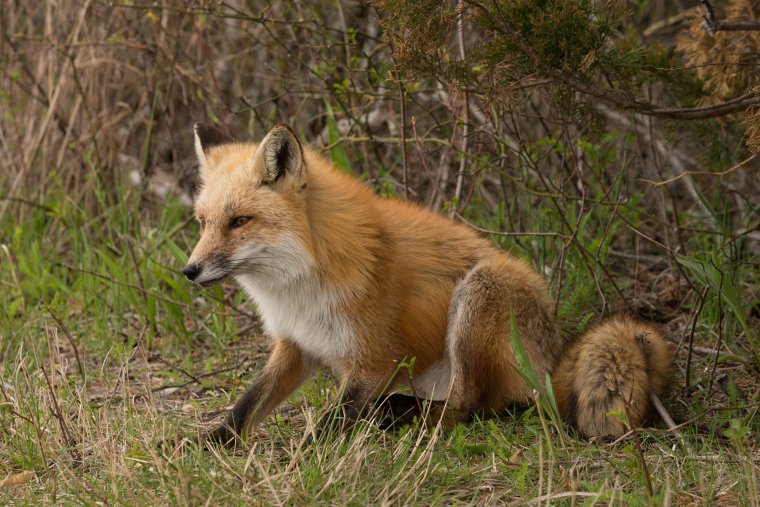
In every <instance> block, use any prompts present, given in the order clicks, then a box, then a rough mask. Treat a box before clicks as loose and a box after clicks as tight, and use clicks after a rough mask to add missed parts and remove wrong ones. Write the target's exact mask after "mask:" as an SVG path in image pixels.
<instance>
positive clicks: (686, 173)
mask: <svg viewBox="0 0 760 507" xmlns="http://www.w3.org/2000/svg"><path fill="white" fill-rule="evenodd" d="M756 158H757V153H755V154H753V155H752V156H750V157H749V158H747V159H745V160H742V161H741V162H739V163H738V164H736V165H735V166H733V167H731V168H729V169H726V170H725V171H719V172H712V171H684V172H682V173H681V174H679V175H678V176H674V177H672V178H669V179H667V180H664V181H652V180H648V179H646V178H641V179H640V181H643V182H644V183H649V184H651V185H654V186H655V187H659V186H662V185H667V184H668V183H673V182H674V181H678V180H680V179H681V178H683V177H685V176H694V175H697V174H698V175H702V176H725V175H727V174H729V173H731V172H733V171H736V170H737V169H741V168H742V167H744V166H745V165H746V164H748V163H750V162H752V161H753V160H755V159H756Z"/></svg>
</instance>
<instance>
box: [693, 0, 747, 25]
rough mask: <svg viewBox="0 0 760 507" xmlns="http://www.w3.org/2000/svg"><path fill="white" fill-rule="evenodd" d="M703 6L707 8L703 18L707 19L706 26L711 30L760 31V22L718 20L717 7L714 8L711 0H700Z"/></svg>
mask: <svg viewBox="0 0 760 507" xmlns="http://www.w3.org/2000/svg"><path fill="white" fill-rule="evenodd" d="M700 2H701V3H702V6H703V7H704V8H705V15H704V16H702V18H703V19H704V20H705V27H706V28H707V29H708V30H709V31H711V32H753V31H760V23H749V22H738V23H723V22H722V21H718V18H717V17H716V16H715V9H713V6H712V4H711V3H710V0H700Z"/></svg>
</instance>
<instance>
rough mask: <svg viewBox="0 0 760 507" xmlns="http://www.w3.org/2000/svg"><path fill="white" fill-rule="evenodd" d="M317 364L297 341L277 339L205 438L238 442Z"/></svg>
mask: <svg viewBox="0 0 760 507" xmlns="http://www.w3.org/2000/svg"><path fill="white" fill-rule="evenodd" d="M317 366H318V363H317V361H316V360H314V359H313V358H312V357H310V356H308V355H307V354H305V353H304V352H303V351H302V350H301V349H300V348H299V347H298V346H297V345H296V344H294V343H293V342H291V341H289V340H285V339H278V340H277V341H276V342H275V344H274V347H273V348H272V352H271V353H270V355H269V359H268V360H267V364H266V366H264V369H263V370H262V372H261V373H260V374H259V376H258V377H257V378H256V380H254V381H253V384H252V385H251V386H250V387H249V388H248V389H247V390H246V391H245V393H244V394H243V395H242V396H241V397H240V399H238V401H237V402H236V403H235V406H234V407H233V408H232V410H231V411H230V412H229V414H228V415H227V420H226V421H225V422H224V423H223V424H221V425H220V426H218V427H217V428H215V429H214V430H212V431H211V432H210V433H209V434H208V435H207V436H206V440H207V441H210V442H214V443H218V444H222V445H224V446H227V447H235V446H238V445H240V444H241V443H242V437H243V435H244V434H245V432H246V431H247V429H248V428H251V427H254V426H256V425H257V424H259V423H260V422H261V421H262V420H263V419H264V418H265V417H266V416H267V414H269V413H270V412H272V411H273V410H274V409H275V408H277V406H278V405H279V404H280V403H281V402H282V401H283V400H285V399H286V398H287V397H288V396H289V395H290V394H292V393H293V391H295V390H296V389H297V388H298V386H300V385H301V384H302V383H303V382H304V381H305V380H306V379H307V378H309V376H310V375H311V373H312V372H313V371H314V370H315V369H316V367H317Z"/></svg>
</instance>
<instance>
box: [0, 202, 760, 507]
mask: <svg viewBox="0 0 760 507" xmlns="http://www.w3.org/2000/svg"><path fill="white" fill-rule="evenodd" d="M145 198H146V197H145V196H140V195H138V194H135V193H133V192H131V191H130V190H129V189H125V190H124V191H123V192H121V193H120V197H119V198H116V199H113V200H111V199H109V198H108V197H106V196H105V195H103V196H102V199H101V203H102V204H101V206H102V211H101V212H100V213H96V214H93V215H88V214H87V213H85V212H84V211H82V210H81V209H79V208H78V207H77V206H76V203H73V202H71V201H69V200H67V198H66V197H65V196H64V195H55V194H51V195H50V196H49V197H48V198H47V199H46V200H45V201H44V207H43V206H38V207H34V208H33V209H32V210H30V212H29V213H28V214H27V215H26V216H27V219H26V220H25V221H23V222H15V223H14V222H11V221H4V222H3V223H2V237H3V238H8V239H7V240H4V243H3V245H2V256H3V259H2V265H3V270H2V274H1V275H0V284H1V285H2V288H3V299H4V303H5V304H4V305H3V308H2V328H1V331H0V333H1V336H2V342H1V343H2V345H1V346H0V358H1V359H2V365H1V366H0V373H1V377H2V384H1V385H0V387H1V389H0V477H4V479H2V480H3V482H2V484H3V485H2V487H0V502H1V503H8V502H11V503H24V504H28V503H35V504H36V503H50V502H60V503H64V504H70V503H76V504H80V503H81V504H101V503H106V504H155V503H167V502H168V503H171V504H193V505H194V504H207V503H210V504H303V503H321V504H334V503H340V504H344V503H348V504H366V503H373V504H375V503H376V504H415V505H431V504H440V503H466V504H470V503H476V504H483V503H493V502H499V503H501V502H507V503H512V502H515V503H522V502H527V503H560V504H575V503H583V504H593V503H597V502H602V503H623V504H629V505H648V504H662V503H669V502H672V503H675V504H683V503H693V502H715V503H718V504H724V505H730V504H741V505H749V504H752V503H753V502H755V503H756V502H757V481H758V472H759V471H760V470H759V468H758V461H757V460H758V455H757V444H756V441H755V437H754V434H756V433H757V430H758V422H757V418H756V417H754V414H755V413H756V412H757V402H758V400H757V391H756V390H755V391H754V393H755V394H754V397H752V392H746V389H747V387H751V388H753V389H756V386H757V383H756V379H755V381H753V382H752V383H751V384H750V385H749V386H745V387H744V389H745V391H743V392H742V388H741V386H740V384H739V383H738V381H737V380H736V379H741V378H745V377H747V376H748V374H747V373H742V372H744V371H745V370H744V367H743V366H742V364H743V363H741V362H739V363H737V362H736V361H731V360H730V358H729V359H728V360H727V361H726V363H725V364H723V363H721V364H720V366H718V368H719V369H720V371H726V372H729V373H732V374H733V375H732V376H731V377H730V378H729V380H728V382H727V384H726V385H725V393H726V394H725V399H724V400H723V401H720V400H717V399H716V397H715V396H716V395H715V394H714V393H711V392H709V391H708V387H707V386H706V382H707V378H708V374H709V372H710V369H711V367H712V366H713V360H714V358H713V357H712V356H699V357H697V356H696V355H695V357H694V358H693V359H692V361H693V364H692V365H691V367H692V375H693V378H692V383H693V387H694V392H693V394H692V395H691V398H690V399H689V401H688V402H687V403H685V404H684V405H681V404H679V403H678V402H674V401H673V400H671V401H670V403H669V406H670V407H672V408H675V409H676V410H677V411H680V414H679V416H680V418H681V420H688V419H691V418H696V419H695V420H694V421H693V422H692V423H690V424H687V425H685V426H684V427H682V428H681V429H680V431H679V433H680V435H681V437H682V439H681V440H679V438H678V437H677V435H676V434H675V433H673V432H669V431H667V430H664V429H662V428H660V429H641V430H639V431H638V432H637V434H638V438H639V439H640V440H641V446H642V453H641V454H640V453H639V452H638V450H637V448H636V445H635V442H634V440H633V439H632V438H631V437H630V436H629V437H628V438H625V439H623V440H622V441H620V442H618V443H616V444H614V445H604V444H601V443H598V442H586V441H583V440H579V439H577V438H575V437H574V435H573V434H572V432H570V433H568V434H567V435H566V436H565V438H560V435H558V434H557V432H558V431H561V432H567V428H565V427H563V426H562V425H560V426H559V427H558V426H557V425H553V424H549V425H546V424H545V423H546V420H544V419H543V418H542V417H541V415H542V414H541V413H539V412H538V410H539V409H537V408H536V407H534V408H529V409H527V410H526V409H522V410H517V409H516V410H515V411H514V412H513V413H509V414H506V415H505V416H503V417H499V418H495V419H487V420H477V421H475V422H473V423H471V424H467V425H460V426H458V427H457V428H456V429H455V430H453V431H450V432H442V431H441V430H440V428H434V429H432V430H431V431H428V430H426V429H425V428H424V427H422V426H420V425H415V426H411V427H407V428H405V429H403V430H401V431H398V432H384V431H381V430H379V429H378V428H376V427H375V426H374V425H372V424H371V423H363V424H361V425H359V426H358V427H356V428H355V429H354V430H353V431H352V432H351V433H350V434H327V435H321V436H318V438H317V440H316V441H315V443H314V444H307V443H306V442H307V436H308V435H310V434H312V432H313V430H314V421H315V420H316V419H317V418H318V414H320V413H321V412H323V411H324V410H326V408H327V405H328V403H329V400H331V399H333V398H334V396H335V394H336V393H335V384H334V382H333V380H332V379H331V378H329V376H328V374H327V373H320V374H319V375H318V376H317V378H315V379H314V380H312V381H310V382H309V383H307V384H306V385H305V386H304V387H303V388H302V389H301V390H300V391H299V392H298V393H297V394H295V395H294V396H293V397H292V398H291V399H290V400H289V401H288V402H287V404H285V405H284V406H283V407H281V408H280V409H279V410H278V411H277V413H276V415H274V416H271V417H269V418H268V419H267V420H266V422H265V423H264V424H263V426H262V427H260V428H258V429H256V430H255V432H254V434H253V436H252V438H251V440H250V447H249V449H248V450H247V451H246V452H243V453H238V454H235V453H229V452H227V451H225V450H213V451H211V452H207V451H204V450H202V449H199V448H198V447H197V446H194V445H192V444H190V443H189V442H184V444H182V445H179V446H177V447H161V445H160V443H161V442H162V441H165V440H177V439H180V440H181V439H182V437H192V436H194V435H196V434H197V433H198V432H199V431H200V430H201V429H202V428H206V427H208V426H209V425H210V424H211V419H214V418H216V419H218V417H219V415H220V414H221V413H222V411H223V410H224V409H225V408H226V407H227V406H229V405H230V404H231V403H232V402H233V401H234V399H235V397H236V396H237V395H238V394H239V393H240V392H242V390H244V389H245V387H246V385H247V383H248V382H249V381H250V380H251V379H252V377H253V376H254V375H255V371H256V370H257V369H258V368H259V367H260V366H261V365H262V363H263V360H264V358H265V355H266V348H267V345H266V340H265V339H264V338H262V337H261V336H260V335H259V334H258V328H257V325H256V321H255V319H253V318H251V314H252V313H253V312H254V309H253V308H251V306H250V305H249V304H247V303H246V302H245V301H243V299H242V296H241V295H240V294H239V293H238V291H236V290H234V289H233V288H229V287H225V288H224V289H219V288H217V289H215V290H211V291H197V290H196V289H194V288H192V287H190V286H189V284H186V283H185V282H184V281H183V280H182V278H181V276H180V275H179V274H178V272H177V270H178V268H179V267H180V266H182V265H183V264H184V262H185V260H186V252H189V251H190V248H191V246H192V244H193V242H194V240H195V235H196V231H195V227H194V226H193V225H190V224H188V220H187V216H189V210H188V209H187V208H186V207H185V206H183V205H182V204H180V203H179V202H177V201H176V200H171V199H170V200H169V201H168V203H166V204H165V205H161V206H155V205H153V206H150V207H149V208H148V209H152V210H153V211H147V212H146V211H143V213H142V214H141V215H137V213H135V212H134V211H132V210H134V209H137V208H138V204H142V205H143V208H146V206H145V205H146V204H148V205H149V204H150V203H149V202H148V203H146V201H145ZM597 232H598V231H597ZM6 241H7V242H6ZM589 248H591V247H589ZM580 257H581V256H580V255H579V256H578V258H573V259H572V261H573V263H574V262H578V266H577V268H574V269H578V270H580V271H583V270H584V269H586V268H585V267H584V265H583V263H582V262H581V261H580ZM569 264H570V265H572V263H569ZM583 278H584V275H583V274H582V273H580V274H576V273H575V272H573V271H570V269H569V268H568V273H567V275H566V282H565V283H566V284H567V285H568V286H571V287H572V289H566V290H567V293H568V294H569V298H568V300H569V301H570V304H574V303H573V301H578V300H585V299H586V298H587V296H585V295H584V294H587V293H589V292H590V293H591V294H593V287H589V285H591V284H592V282H591V281H590V280H589V279H588V277H586V279H585V282H583V283H581V282H580V280H581V279H583ZM715 304H719V301H708V302H706V303H705V304H704V306H705V308H703V310H702V313H701V316H700V318H699V319H698V325H697V333H696V334H697V336H698V337H702V336H704V337H706V338H709V336H710V325H711V322H709V321H708V318H712V319H714V318H716V317H717V315H716V314H714V313H711V311H713V310H709V311H708V309H707V307H711V306H712V305H715ZM562 306H563V309H562V310H561V311H562V312H568V310H567V308H566V307H567V304H563V305H562ZM574 317H575V318H576V319H578V318H579V316H574ZM740 328H741V326H740V325H738V327H737V325H736V324H735V325H734V327H733V329H740ZM713 332H714V330H713ZM698 339H699V341H700V342H701V341H702V338H698ZM682 352H683V351H682ZM676 370H677V372H678V373H676V376H678V374H679V373H680V372H681V371H682V370H683V353H681V355H680V356H679V361H678V366H677V369H676ZM737 374H739V375H737ZM742 375H743V376H742ZM750 378H751V376H750ZM719 382H720V381H715V382H713V384H714V385H713V386H712V387H711V388H710V389H713V390H716V389H717V388H716V385H717V384H718V383H719ZM678 383H679V384H680V383H681V382H680V379H679V382H678ZM675 392H676V394H678V395H680V394H682V393H683V390H682V388H681V387H679V388H676V390H675ZM643 462H646V467H647V470H648V475H649V477H650V480H651V485H652V497H651V498H649V496H648V492H647V487H646V478H645V473H644V471H643V468H642V463H643Z"/></svg>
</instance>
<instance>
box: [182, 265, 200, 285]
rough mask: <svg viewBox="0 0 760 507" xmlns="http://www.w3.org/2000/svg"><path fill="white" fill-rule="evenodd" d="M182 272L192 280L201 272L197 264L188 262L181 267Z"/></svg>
mask: <svg viewBox="0 0 760 507" xmlns="http://www.w3.org/2000/svg"><path fill="white" fill-rule="evenodd" d="M182 274H183V275H185V277H186V278H187V279H188V280H190V281H191V282H192V281H193V280H195V279H196V278H198V275H200V274H201V267H200V266H199V265H197V264H188V265H187V266H185V267H184V269H182Z"/></svg>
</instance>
